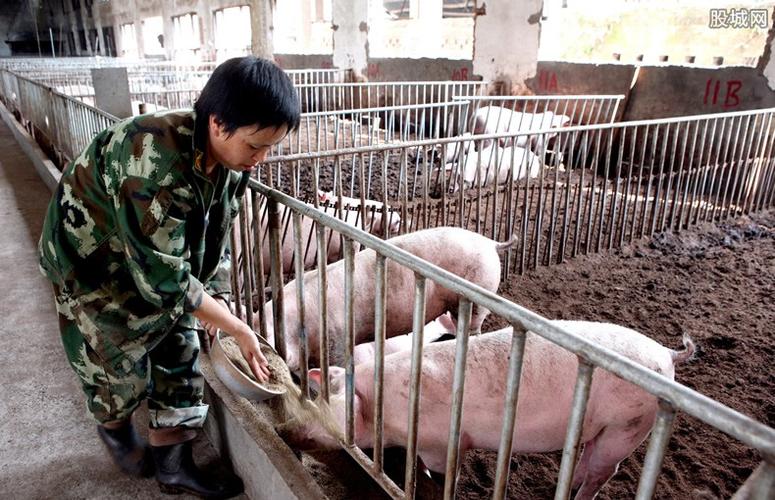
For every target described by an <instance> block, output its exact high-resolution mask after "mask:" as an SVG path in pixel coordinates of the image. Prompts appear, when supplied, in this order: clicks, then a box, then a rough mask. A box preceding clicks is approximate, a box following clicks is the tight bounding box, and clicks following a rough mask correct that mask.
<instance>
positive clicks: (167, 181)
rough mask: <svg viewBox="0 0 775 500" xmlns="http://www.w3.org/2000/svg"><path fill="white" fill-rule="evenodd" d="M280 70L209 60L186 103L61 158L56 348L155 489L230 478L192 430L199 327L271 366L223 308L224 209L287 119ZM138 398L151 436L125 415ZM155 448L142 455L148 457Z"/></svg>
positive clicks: (54, 231)
mask: <svg viewBox="0 0 775 500" xmlns="http://www.w3.org/2000/svg"><path fill="white" fill-rule="evenodd" d="M299 114H300V112H299V103H298V98H297V96H296V93H295V90H294V89H293V85H292V83H291V82H290V80H289V78H288V77H287V75H286V74H285V73H284V72H283V71H282V70H281V69H279V68H278V67H277V66H275V65H274V64H273V63H271V62H268V61H265V60H262V59H258V58H255V57H252V56H248V57H244V58H235V59H230V60H228V61H226V62H224V63H223V64H221V65H220V66H219V67H218V68H216V70H215V71H214V72H213V74H212V76H211V77H210V79H209V81H208V83H207V85H206V86H205V88H204V89H203V90H202V93H201V95H200V97H199V99H198V100H197V102H196V104H195V106H194V110H182V111H168V112H159V113H154V114H149V115H142V116H138V117H135V118H130V119H127V120H125V121H122V122H120V123H118V124H116V125H114V126H112V127H110V128H108V129H106V130H105V131H103V132H101V133H100V134H98V135H97V137H95V138H94V140H93V141H92V142H91V144H90V145H89V146H88V147H87V148H86V149H85V150H84V151H83V152H82V153H81V154H80V156H78V158H76V159H75V160H74V161H73V162H72V163H71V164H69V165H68V166H67V168H66V169H65V170H64V172H63V175H62V179H61V181H60V183H59V186H58V188H57V190H56V192H55V194H54V197H53V199H52V200H51V203H50V205H49V208H48V212H47V215H46V221H45V224H44V228H43V234H42V236H41V239H40V244H39V250H40V256H41V259H40V263H41V270H42V271H43V273H44V274H45V275H46V276H47V277H48V278H49V279H50V280H51V281H52V282H53V284H54V293H55V300H56V306H57V311H58V313H59V320H60V330H61V336H62V342H63V344H64V348H65V353H66V355H67V358H68V360H69V362H70V365H71V366H72V367H73V369H74V370H75V372H76V374H77V375H78V377H79V379H80V381H81V384H82V386H83V390H84V392H85V393H86V396H87V406H88V408H89V410H90V412H91V413H92V415H93V416H94V418H95V419H96V420H97V421H98V424H99V425H98V426H97V430H98V434H99V435H100V437H101V438H102V440H103V441H104V442H105V443H106V445H107V447H108V450H109V451H110V452H111V455H112V457H113V459H114V460H115V461H116V463H117V464H118V465H119V466H120V467H121V468H122V469H123V470H124V471H126V472H128V473H131V474H135V475H147V474H148V473H149V472H150V471H151V470H152V467H153V465H154V464H155V469H156V478H157V480H158V481H159V483H160V486H161V488H162V490H163V491H166V492H180V491H188V492H191V493H194V494H198V495H201V496H206V497H224V498H225V497H229V496H233V495H234V494H237V493H239V492H240V491H241V482H240V481H239V478H236V477H234V476H232V477H227V478H223V477H221V478H215V477H208V476H207V475H206V474H203V473H202V471H200V470H199V469H198V468H197V467H196V466H195V465H194V463H193V458H192V456H191V440H192V439H193V438H194V436H195V435H196V429H198V428H200V427H201V426H202V424H203V422H204V420H205V417H206V416H207V405H205V404H203V402H202V397H203V379H202V374H201V372H200V370H199V364H198V360H197V358H198V353H199V338H198V335H197V329H199V325H198V324H197V323H198V322H200V324H204V325H205V326H208V327H209V328H208V331H209V332H211V333H212V332H213V331H214V330H215V329H216V328H220V329H221V330H223V331H225V332H227V333H229V334H231V335H232V336H234V337H235V339H236V340H237V341H238V342H239V344H240V348H241V351H242V353H243V355H244V356H245V359H246V360H248V363H249V364H250V366H251V368H252V370H253V371H254V374H255V375H256V377H257V378H258V379H259V380H266V379H267V378H268V375H269V371H268V364H267V361H266V359H265V358H264V356H263V355H262V354H261V350H260V347H259V344H258V342H257V340H256V338H255V335H254V334H253V331H252V329H251V328H250V326H249V325H247V324H246V323H244V322H243V321H242V320H240V319H239V318H237V317H236V316H233V315H232V314H231V313H230V312H229V310H228V307H227V306H226V304H227V300H228V299H227V296H228V294H229V292H230V280H229V274H230V272H229V271H230V260H229V256H228V252H225V247H226V242H227V240H228V234H229V229H230V226H231V222H232V219H233V218H234V216H235V215H236V214H237V211H238V209H239V205H240V202H241V200H242V196H243V194H244V193H245V188H246V185H247V180H248V177H249V175H250V172H251V171H252V170H253V169H254V168H255V165H256V164H257V163H259V162H262V161H263V160H264V159H265V158H266V155H267V153H268V151H269V148H270V147H271V146H272V145H274V144H277V143H278V142H280V141H281V140H282V139H283V138H284V137H285V136H286V135H287V134H288V133H289V132H291V131H293V130H295V129H296V128H298V125H299ZM143 399H147V401H148V408H149V415H150V430H149V441H150V445H151V446H150V451H151V453H150V454H149V453H148V447H147V446H146V444H145V443H144V442H143V441H142V440H141V439H140V437H139V436H138V435H137V433H136V432H135V430H134V427H133V426H132V424H131V416H132V413H133V412H134V410H135V409H136V408H137V407H138V406H139V404H140V402H141V401H142V400H143ZM151 457H153V460H151Z"/></svg>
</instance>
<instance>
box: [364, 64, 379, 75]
mask: <svg viewBox="0 0 775 500" xmlns="http://www.w3.org/2000/svg"><path fill="white" fill-rule="evenodd" d="M380 73H382V68H381V67H380V65H379V64H378V63H370V64H369V65H368V67H367V68H366V76H368V77H369V78H374V77H377V76H379V75H380Z"/></svg>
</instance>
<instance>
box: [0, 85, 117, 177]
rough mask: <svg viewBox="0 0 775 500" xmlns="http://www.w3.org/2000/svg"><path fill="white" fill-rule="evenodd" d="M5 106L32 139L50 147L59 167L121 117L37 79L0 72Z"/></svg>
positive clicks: (74, 156) (75, 155)
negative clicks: (20, 122) (16, 114)
mask: <svg viewBox="0 0 775 500" xmlns="http://www.w3.org/2000/svg"><path fill="white" fill-rule="evenodd" d="M0 75H1V76H2V79H1V80H2V89H1V92H0V94H2V98H3V101H4V103H5V105H6V107H7V108H8V109H9V110H10V111H11V112H14V113H18V115H19V117H20V118H21V121H22V123H23V124H24V125H25V127H26V128H27V130H28V132H30V133H31V134H32V135H33V137H35V138H36V139H38V140H39V141H42V142H44V143H45V144H44V146H47V147H50V148H51V149H52V150H53V151H52V153H53V154H54V155H55V156H56V158H57V159H58V162H59V164H60V165H63V164H64V163H66V162H69V161H72V160H73V159H74V158H76V157H77V156H78V155H79V154H80V153H81V151H83V150H84V149H86V146H88V145H89V143H90V142H91V140H92V139H93V138H94V136H96V135H97V134H98V133H99V132H101V131H102V130H104V129H106V128H107V127H109V126H111V125H112V124H114V123H116V122H118V118H116V117H115V116H112V115H110V114H108V113H105V112H104V111H101V110H99V109H97V108H94V107H92V106H89V105H88V104H85V103H83V102H82V101H79V100H77V99H74V98H72V97H70V96H67V95H64V94H62V93H61V92H58V91H56V90H54V89H51V88H49V87H47V86H46V85H43V84H41V83H38V82H36V81H34V80H30V79H28V78H25V77H22V76H19V75H16V74H14V73H11V72H9V71H7V70H0Z"/></svg>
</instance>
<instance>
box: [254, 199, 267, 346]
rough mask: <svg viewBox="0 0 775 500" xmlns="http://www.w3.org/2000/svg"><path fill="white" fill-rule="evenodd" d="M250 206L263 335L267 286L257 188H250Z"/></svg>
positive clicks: (260, 328)
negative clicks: (265, 288) (265, 289)
mask: <svg viewBox="0 0 775 500" xmlns="http://www.w3.org/2000/svg"><path fill="white" fill-rule="evenodd" d="M250 201H251V203H250V208H251V210H252V216H253V241H255V244H254V246H253V251H254V252H255V256H254V259H253V262H254V263H255V266H256V273H257V276H258V279H257V282H256V293H257V295H258V324H259V330H260V332H261V335H266V311H265V310H264V308H265V306H266V295H265V294H264V287H266V279H265V277H264V236H263V231H262V229H261V214H260V213H259V202H258V193H257V192H256V190H255V189H251V190H250Z"/></svg>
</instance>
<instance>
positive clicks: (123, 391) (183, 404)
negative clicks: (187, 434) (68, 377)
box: [54, 286, 208, 428]
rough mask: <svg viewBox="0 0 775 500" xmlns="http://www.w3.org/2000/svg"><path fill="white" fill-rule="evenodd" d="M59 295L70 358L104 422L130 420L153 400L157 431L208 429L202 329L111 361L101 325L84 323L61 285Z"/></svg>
mask: <svg viewBox="0 0 775 500" xmlns="http://www.w3.org/2000/svg"><path fill="white" fill-rule="evenodd" d="M54 292H55V299H56V302H57V311H58V313H59V330H60V333H61V335H62V343H63V345H64V349H65V354H66V355H67V359H68V361H69V362H70V366H71V367H72V368H73V370H74V371H75V373H76V374H77V375H78V378H79V379H80V381H81V385H82V387H83V391H84V392H85V393H86V399H87V401H86V404H87V407H88V408H89V411H90V412H91V414H92V415H93V416H94V418H95V419H96V420H97V421H98V422H102V423H104V422H110V421H114V420H124V419H126V418H129V417H130V416H131V414H132V412H133V411H134V410H135V409H136V408H137V407H138V406H139V405H140V403H141V402H142V400H143V399H145V398H147V399H148V409H149V414H150V424H151V427H153V428H159V427H177V426H183V427H201V426H202V424H203V423H204V420H205V417H206V416H207V408H208V407H207V405H205V404H203V403H202V398H203V393H204V379H203V377H202V373H201V371H200V369H199V336H198V334H197V331H196V330H194V329H191V328H184V327H181V326H176V327H174V328H173V329H172V331H171V332H169V333H167V334H166V335H164V336H163V337H161V339H160V340H158V341H157V342H154V345H152V346H150V348H149V349H141V350H140V352H138V348H137V347H135V348H134V350H133V352H132V353H131V356H129V355H122V354H118V355H115V351H111V352H112V353H113V354H112V357H111V359H106V358H107V356H106V354H105V350H103V349H101V343H100V339H99V338H97V337H99V332H95V330H94V328H93V325H94V323H96V321H95V322H90V325H85V324H83V323H84V322H85V321H86V320H85V319H84V318H83V317H82V316H81V315H76V314H73V313H72V302H71V301H70V303H68V301H67V300H63V297H62V295H61V294H60V292H59V290H57V287H56V286H54Z"/></svg>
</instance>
